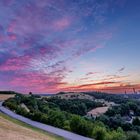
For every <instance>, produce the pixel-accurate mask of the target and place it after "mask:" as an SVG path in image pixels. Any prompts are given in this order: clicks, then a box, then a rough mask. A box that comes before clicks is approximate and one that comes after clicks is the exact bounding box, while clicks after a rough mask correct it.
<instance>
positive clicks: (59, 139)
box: [0, 112, 64, 140]
mask: <svg viewBox="0 0 140 140" xmlns="http://www.w3.org/2000/svg"><path fill="white" fill-rule="evenodd" d="M0 116H1V117H3V118H4V119H6V120H9V121H11V122H13V123H15V124H18V125H20V126H23V127H26V128H29V129H32V130H33V131H37V132H40V133H42V134H44V135H46V136H47V137H48V138H49V139H50V140H64V138H62V137H60V136H56V135H54V134H51V133H48V132H46V131H43V130H41V129H39V128H36V127H33V126H31V125H28V124H26V123H24V122H21V121H19V120H16V119H13V118H11V117H9V116H8V115H5V114H3V113H1V112H0Z"/></svg>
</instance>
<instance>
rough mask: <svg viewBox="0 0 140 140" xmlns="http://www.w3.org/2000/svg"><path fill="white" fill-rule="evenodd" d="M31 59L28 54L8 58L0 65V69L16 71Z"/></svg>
mask: <svg viewBox="0 0 140 140" xmlns="http://www.w3.org/2000/svg"><path fill="white" fill-rule="evenodd" d="M30 59H31V57H30V56H20V57H13V58H9V59H8V60H7V61H6V62H5V63H3V64H2V65H0V71H17V70H21V69H23V68H24V67H26V66H27V63H28V62H29V60H30Z"/></svg>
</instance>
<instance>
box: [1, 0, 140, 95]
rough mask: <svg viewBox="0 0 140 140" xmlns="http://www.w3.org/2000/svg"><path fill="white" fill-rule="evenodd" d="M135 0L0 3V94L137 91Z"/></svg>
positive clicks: (139, 61) (138, 14) (139, 43)
mask: <svg viewBox="0 0 140 140" xmlns="http://www.w3.org/2000/svg"><path fill="white" fill-rule="evenodd" d="M139 57H140V1H139V0H133V1H132V0H0V90H14V91H17V92H22V93H29V92H30V91H31V92H33V93H57V92H60V91H77V92H78V91H103V92H109V93H124V92H125V91H126V92H127V93H129V92H133V88H135V89H136V91H140V58H139Z"/></svg>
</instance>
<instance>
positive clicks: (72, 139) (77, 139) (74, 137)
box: [0, 102, 93, 140]
mask: <svg viewBox="0 0 140 140" xmlns="http://www.w3.org/2000/svg"><path fill="white" fill-rule="evenodd" d="M0 111H1V112H2V113H4V114H7V115H8V116H10V117H12V118H14V119H17V120H19V121H22V122H24V123H27V124H29V125H31V126H33V127H37V128H39V129H42V130H44V131H47V132H50V133H52V134H55V135H58V136H61V137H63V138H64V139H66V140H93V139H91V138H87V137H84V136H81V135H78V134H75V133H72V132H69V131H66V130H63V129H60V128H56V127H53V126H50V125H46V124H43V123H39V122H36V121H32V120H30V119H28V118H26V117H23V116H21V115H18V114H16V113H14V112H12V111H11V110H9V109H7V108H5V107H3V106H2V102H0Z"/></svg>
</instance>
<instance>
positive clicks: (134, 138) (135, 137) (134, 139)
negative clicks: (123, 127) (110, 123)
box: [126, 132, 140, 140]
mask: <svg viewBox="0 0 140 140" xmlns="http://www.w3.org/2000/svg"><path fill="white" fill-rule="evenodd" d="M126 140H140V135H139V134H138V133H136V132H129V133H128V134H127V139H126Z"/></svg>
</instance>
